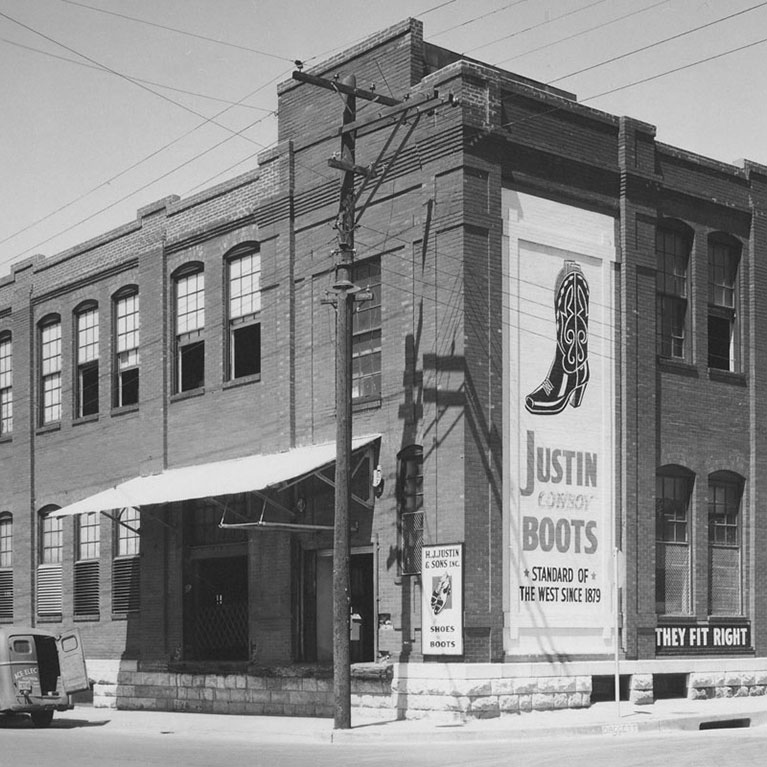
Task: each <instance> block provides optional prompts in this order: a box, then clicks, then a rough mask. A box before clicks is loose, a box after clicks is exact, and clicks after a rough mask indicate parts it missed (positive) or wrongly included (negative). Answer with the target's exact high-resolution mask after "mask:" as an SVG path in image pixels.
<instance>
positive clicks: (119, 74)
mask: <svg viewBox="0 0 767 767" xmlns="http://www.w3.org/2000/svg"><path fill="white" fill-rule="evenodd" d="M62 2H68V0H62ZM0 17H2V18H4V19H7V20H8V21H10V22H12V23H13V24H17V25H18V26H20V27H22V28H23V29H26V30H27V31H28V32H32V34H35V35H38V36H39V37H42V38H43V39H44V40H47V41H48V42H50V43H53V44H54V45H58V46H59V47H61V48H64V50H67V51H69V52H70V53H74V54H75V56H80V57H81V58H83V59H85V60H86V61H89V62H90V63H91V64H95V65H96V66H97V67H99V68H100V69H103V70H105V71H107V72H111V73H112V74H113V75H115V76H116V77H119V78H120V79H121V80H125V81H126V82H129V83H132V84H133V85H136V86H137V87H139V88H141V89H142V90H145V91H146V92H147V93H151V94H153V95H154V96H157V97H158V98H161V99H162V100H163V101H167V102H168V103H169V104H173V105H174V106H177V107H180V108H181V109H183V110H184V111H186V112H189V113H190V114H193V115H195V116H196V117H199V118H200V119H202V120H206V121H207V122H210V123H212V124H213V125H216V126H218V127H219V128H222V129H223V130H225V131H229V132H230V133H232V134H233V135H241V132H238V131H234V130H232V129H231V128H229V127H228V126H226V125H224V124H223V123H219V122H216V120H215V117H212V118H210V117H207V116H206V115H204V114H202V113H201V112H198V111H197V110H195V109H192V108H191V107H188V106H186V104H182V103H181V102H180V101H175V100H174V99H171V98H169V97H168V96H164V95H163V94H162V93H158V92H157V91H154V90H152V89H151V88H149V87H147V86H146V85H143V84H142V83H141V82H139V81H137V80H132V79H131V78H130V77H128V76H127V75H124V74H122V72H118V71H117V70H116V69H112V67H108V66H107V65H106V64H102V63H101V62H100V61H96V60H95V59H93V58H91V57H90V56H87V55H86V54H84V53H80V51H77V50H75V49H74V48H70V47H69V46H68V45H66V44H64V43H61V42H59V41H58V40H55V39H54V38H52V37H49V36H48V35H46V34H45V33H43V32H40V31H39V30H37V29H34V28H33V27H30V26H29V25H27V24H24V22H22V21H19V20H18V19H14V18H13V17H12V16H9V15H8V14H7V13H3V12H2V11H0ZM243 138H244V139H245V140H246V141H250V139H249V138H248V137H247V136H243ZM253 143H256V142H253Z"/></svg>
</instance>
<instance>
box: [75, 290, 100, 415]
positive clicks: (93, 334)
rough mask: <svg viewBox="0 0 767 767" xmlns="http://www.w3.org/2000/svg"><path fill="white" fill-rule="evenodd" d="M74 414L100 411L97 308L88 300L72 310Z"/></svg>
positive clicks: (90, 413) (91, 413) (89, 413)
mask: <svg viewBox="0 0 767 767" xmlns="http://www.w3.org/2000/svg"><path fill="white" fill-rule="evenodd" d="M75 328H76V343H75V359H76V363H75V364H76V376H75V417H76V418H83V417H85V416H88V415H96V414H97V413H98V412H99V308H98V304H96V303H95V301H88V302H87V303H84V304H81V305H80V306H78V307H77V309H75Z"/></svg>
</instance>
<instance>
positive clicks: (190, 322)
mask: <svg viewBox="0 0 767 767" xmlns="http://www.w3.org/2000/svg"><path fill="white" fill-rule="evenodd" d="M204 330H205V273H204V272H203V271H202V270H198V271H194V272H191V273H190V272H187V273H182V274H181V275H179V276H178V277H177V278H176V387H175V388H176V391H177V392H184V391H191V390H192V389H198V388H200V387H201V386H204V384H205V338H204V335H203V333H204Z"/></svg>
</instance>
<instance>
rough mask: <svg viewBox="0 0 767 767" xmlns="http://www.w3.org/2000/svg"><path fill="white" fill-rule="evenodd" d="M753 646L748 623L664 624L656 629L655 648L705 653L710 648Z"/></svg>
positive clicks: (730, 648) (717, 649) (732, 648)
mask: <svg viewBox="0 0 767 767" xmlns="http://www.w3.org/2000/svg"><path fill="white" fill-rule="evenodd" d="M750 648H751V627H750V626H749V625H748V624H745V625H744V624H742V623H739V624H718V625H715V626H697V625H693V626H691V625H689V624H687V625H663V626H659V627H658V628H656V629H655V649H656V650H658V651H660V652H663V651H671V650H673V651H688V652H690V653H704V652H706V651H709V650H716V651H722V650H746V649H750Z"/></svg>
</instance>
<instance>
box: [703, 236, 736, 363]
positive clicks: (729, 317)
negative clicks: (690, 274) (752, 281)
mask: <svg viewBox="0 0 767 767" xmlns="http://www.w3.org/2000/svg"><path fill="white" fill-rule="evenodd" d="M739 261H740V248H739V247H737V246H736V245H735V244H734V243H731V242H727V241H725V240H717V239H714V238H712V239H710V240H709V244H708V366H709V367H710V368H716V369H718V370H731V371H733V372H734V371H736V370H738V368H739V367H740V360H739V356H740V354H739V351H740V344H739V343H738V342H739V337H738V336H739V328H738V306H737V300H738V294H737V277H738V263H739Z"/></svg>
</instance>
